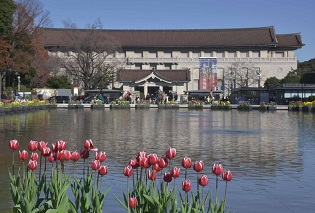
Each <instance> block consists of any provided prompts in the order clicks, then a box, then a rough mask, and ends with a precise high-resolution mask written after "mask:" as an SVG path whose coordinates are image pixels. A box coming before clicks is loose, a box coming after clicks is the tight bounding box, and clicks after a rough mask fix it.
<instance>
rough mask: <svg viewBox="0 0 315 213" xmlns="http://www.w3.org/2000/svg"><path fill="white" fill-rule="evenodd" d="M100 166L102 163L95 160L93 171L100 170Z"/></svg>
mask: <svg viewBox="0 0 315 213" xmlns="http://www.w3.org/2000/svg"><path fill="white" fill-rule="evenodd" d="M100 166H101V163H100V161H99V160H93V161H92V169H93V170H99V168H100Z"/></svg>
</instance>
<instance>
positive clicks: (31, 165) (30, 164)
mask: <svg viewBox="0 0 315 213" xmlns="http://www.w3.org/2000/svg"><path fill="white" fill-rule="evenodd" d="M37 166H38V164H37V161H36V160H30V161H29V162H28V168H29V169H30V170H32V171H33V170H35V169H37Z"/></svg>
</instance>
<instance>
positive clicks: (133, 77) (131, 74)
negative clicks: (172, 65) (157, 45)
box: [116, 69, 190, 82]
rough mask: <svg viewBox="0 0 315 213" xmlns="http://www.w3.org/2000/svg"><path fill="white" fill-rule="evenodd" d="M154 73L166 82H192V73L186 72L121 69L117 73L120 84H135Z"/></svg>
mask: <svg viewBox="0 0 315 213" xmlns="http://www.w3.org/2000/svg"><path fill="white" fill-rule="evenodd" d="M152 72H154V74H155V75H156V76H157V77H159V78H161V79H164V80H166V81H172V82H176V81H178V82H188V81H190V71H189V70H188V69H184V70H136V69H121V70H118V71H117V75H116V78H117V81H118V82H134V81H138V80H141V79H144V78H145V77H147V76H149V75H150V74H151V73H152Z"/></svg>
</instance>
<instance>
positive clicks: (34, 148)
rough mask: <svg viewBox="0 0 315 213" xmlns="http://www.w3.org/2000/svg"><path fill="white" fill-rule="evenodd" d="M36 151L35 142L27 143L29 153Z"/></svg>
mask: <svg viewBox="0 0 315 213" xmlns="http://www.w3.org/2000/svg"><path fill="white" fill-rule="evenodd" d="M36 149H37V141H33V140H31V141H30V142H29V143H28V150H30V151H32V152H33V151H35V150H36Z"/></svg>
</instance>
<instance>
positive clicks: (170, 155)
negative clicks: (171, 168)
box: [166, 147, 176, 160]
mask: <svg viewBox="0 0 315 213" xmlns="http://www.w3.org/2000/svg"><path fill="white" fill-rule="evenodd" d="M175 156H176V149H175V148H171V147H170V148H168V150H167V151H166V157H167V158H168V159H170V160H171V159H173V158H175Z"/></svg>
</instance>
